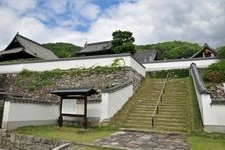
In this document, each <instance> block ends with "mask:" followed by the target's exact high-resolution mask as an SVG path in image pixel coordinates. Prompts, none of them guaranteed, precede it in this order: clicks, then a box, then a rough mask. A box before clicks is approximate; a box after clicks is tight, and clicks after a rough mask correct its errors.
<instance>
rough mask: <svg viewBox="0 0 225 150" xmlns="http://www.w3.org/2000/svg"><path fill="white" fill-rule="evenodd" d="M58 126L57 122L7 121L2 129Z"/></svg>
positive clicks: (3, 123)
mask: <svg viewBox="0 0 225 150" xmlns="http://www.w3.org/2000/svg"><path fill="white" fill-rule="evenodd" d="M54 124H57V120H29V121H7V122H4V121H3V122H2V128H4V129H9V130H11V129H16V128H18V127H22V126H29V125H32V126H37V125H54Z"/></svg>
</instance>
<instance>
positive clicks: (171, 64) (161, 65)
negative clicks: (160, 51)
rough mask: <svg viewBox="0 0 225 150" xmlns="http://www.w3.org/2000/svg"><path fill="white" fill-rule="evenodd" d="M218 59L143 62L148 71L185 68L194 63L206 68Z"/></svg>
mask: <svg viewBox="0 0 225 150" xmlns="http://www.w3.org/2000/svg"><path fill="white" fill-rule="evenodd" d="M217 61H218V59H198V60H194V59H192V60H182V59H181V60H177V61H155V62H151V63H145V64H143V65H144V66H145V68H146V71H158V70H170V69H185V68H189V67H190V65H191V64H192V63H195V64H196V65H197V66H198V68H205V67H208V66H209V65H211V64H213V63H216V62H217Z"/></svg>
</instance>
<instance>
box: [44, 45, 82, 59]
mask: <svg viewBox="0 0 225 150" xmlns="http://www.w3.org/2000/svg"><path fill="white" fill-rule="evenodd" d="M43 46H44V47H45V48H47V49H49V50H51V51H52V52H53V53H54V54H55V55H56V56H58V57H59V58H66V57H73V56H75V53H76V52H78V51H79V50H80V49H81V47H79V46H76V45H73V44H70V43H62V42H59V43H46V44H43Z"/></svg>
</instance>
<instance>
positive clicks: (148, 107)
mask: <svg viewBox="0 0 225 150" xmlns="http://www.w3.org/2000/svg"><path fill="white" fill-rule="evenodd" d="M136 108H137V109H142V110H152V109H154V108H155V105H143V104H138V105H136V106H135V108H134V109H136Z"/></svg>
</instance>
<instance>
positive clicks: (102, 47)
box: [76, 41, 114, 56]
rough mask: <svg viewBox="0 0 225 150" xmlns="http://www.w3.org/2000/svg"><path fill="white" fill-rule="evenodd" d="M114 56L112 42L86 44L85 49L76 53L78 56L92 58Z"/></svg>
mask: <svg viewBox="0 0 225 150" xmlns="http://www.w3.org/2000/svg"><path fill="white" fill-rule="evenodd" d="M105 54H114V53H113V51H112V43H111V41H103V42H97V43H88V44H87V43H85V45H84V47H83V48H82V49H81V50H80V51H79V52H77V53H76V56H92V55H105Z"/></svg>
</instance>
